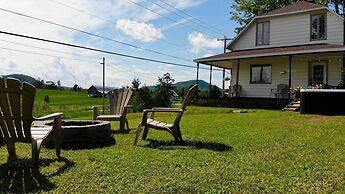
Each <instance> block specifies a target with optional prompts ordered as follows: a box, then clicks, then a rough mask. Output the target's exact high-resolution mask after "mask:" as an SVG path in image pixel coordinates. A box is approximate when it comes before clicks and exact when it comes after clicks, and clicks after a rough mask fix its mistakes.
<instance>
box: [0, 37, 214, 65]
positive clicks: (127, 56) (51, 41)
mask: <svg viewBox="0 0 345 194" xmlns="http://www.w3.org/2000/svg"><path fill="white" fill-rule="evenodd" d="M0 34H6V35H10V36H16V37H21V38H26V39H32V40H38V41H43V42H49V43H53V44H59V45H64V46H69V47H74V48H79V49H84V50H90V51H94V52H100V53H106V54H110V55H117V56H121V57H125V58H132V59H137V60H142V61H149V62H154V63H161V64H166V65H172V66H179V67H187V68H197V67H195V66H191V65H185V64H180V63H173V62H167V61H161V60H156V59H151V58H145V57H138V56H133V55H128V54H123V53H118V52H113V51H107V50H102V49H97V48H91V47H86V46H81V45H76V44H70V43H65V42H60V41H55V40H49V39H43V38H37V37H33V36H27V35H22V34H16V33H11V32H5V31H0ZM204 69H208V68H204Z"/></svg>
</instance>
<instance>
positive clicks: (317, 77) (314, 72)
mask: <svg viewBox="0 0 345 194" xmlns="http://www.w3.org/2000/svg"><path fill="white" fill-rule="evenodd" d="M326 64H327V62H325V61H320V62H312V63H311V64H310V72H309V75H310V76H309V77H310V84H325V83H327V65H326Z"/></svg>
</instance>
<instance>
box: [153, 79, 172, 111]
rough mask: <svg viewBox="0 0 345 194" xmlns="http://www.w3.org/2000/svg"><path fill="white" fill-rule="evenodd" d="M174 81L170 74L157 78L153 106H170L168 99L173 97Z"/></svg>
mask: <svg viewBox="0 0 345 194" xmlns="http://www.w3.org/2000/svg"><path fill="white" fill-rule="evenodd" d="M174 81H175V80H174V79H172V78H171V76H170V73H165V74H164V75H163V77H159V78H158V84H157V85H156V91H155V93H154V97H153V98H154V105H155V106H161V107H169V106H170V105H171V101H170V98H171V96H172V95H173V92H172V90H173V89H174V86H173V83H174Z"/></svg>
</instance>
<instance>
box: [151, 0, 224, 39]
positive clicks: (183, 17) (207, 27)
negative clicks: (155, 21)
mask: <svg viewBox="0 0 345 194" xmlns="http://www.w3.org/2000/svg"><path fill="white" fill-rule="evenodd" d="M148 1H149V2H151V3H153V4H155V5H157V6H159V7H160V8H162V9H165V10H167V11H169V12H170V13H172V14H174V15H176V16H178V17H180V18H182V19H186V20H187V21H190V22H192V23H194V24H196V25H198V26H200V27H202V28H205V29H208V30H209V31H212V32H214V33H217V34H219V35H222V36H223V35H225V34H226V33H225V32H224V34H223V33H220V32H218V31H216V30H214V29H213V28H212V27H209V26H205V25H204V24H202V23H200V22H195V21H193V20H190V19H188V18H186V17H185V16H183V15H181V14H179V13H176V12H174V11H173V10H171V9H168V8H166V7H164V6H162V5H160V4H158V3H156V2H154V1H152V0H148ZM163 3H164V4H166V5H168V4H167V3H165V2H163ZM169 7H170V6H169ZM171 7H172V6H171ZM172 8H174V10H178V9H177V8H175V7H172ZM178 11H179V12H182V10H178ZM182 13H184V12H182ZM184 14H185V13H184ZM185 15H186V14H185ZM187 16H188V17H190V18H192V19H194V20H195V19H196V18H195V17H193V16H191V15H189V14H188V15H187ZM197 21H198V20H197ZM221 31H222V30H221ZM222 32H223V31H222Z"/></svg>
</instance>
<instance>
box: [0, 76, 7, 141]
mask: <svg viewBox="0 0 345 194" xmlns="http://www.w3.org/2000/svg"><path fill="white" fill-rule="evenodd" d="M4 89H5V80H4V79H3V78H0V90H4ZM4 99H6V97H5V93H2V92H0V115H1V116H3V111H2V106H3V104H4V103H3V102H2V101H3V100H4ZM0 129H1V135H0V136H1V140H4V141H6V140H9V134H8V129H7V125H6V122H5V119H3V118H0Z"/></svg>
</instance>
